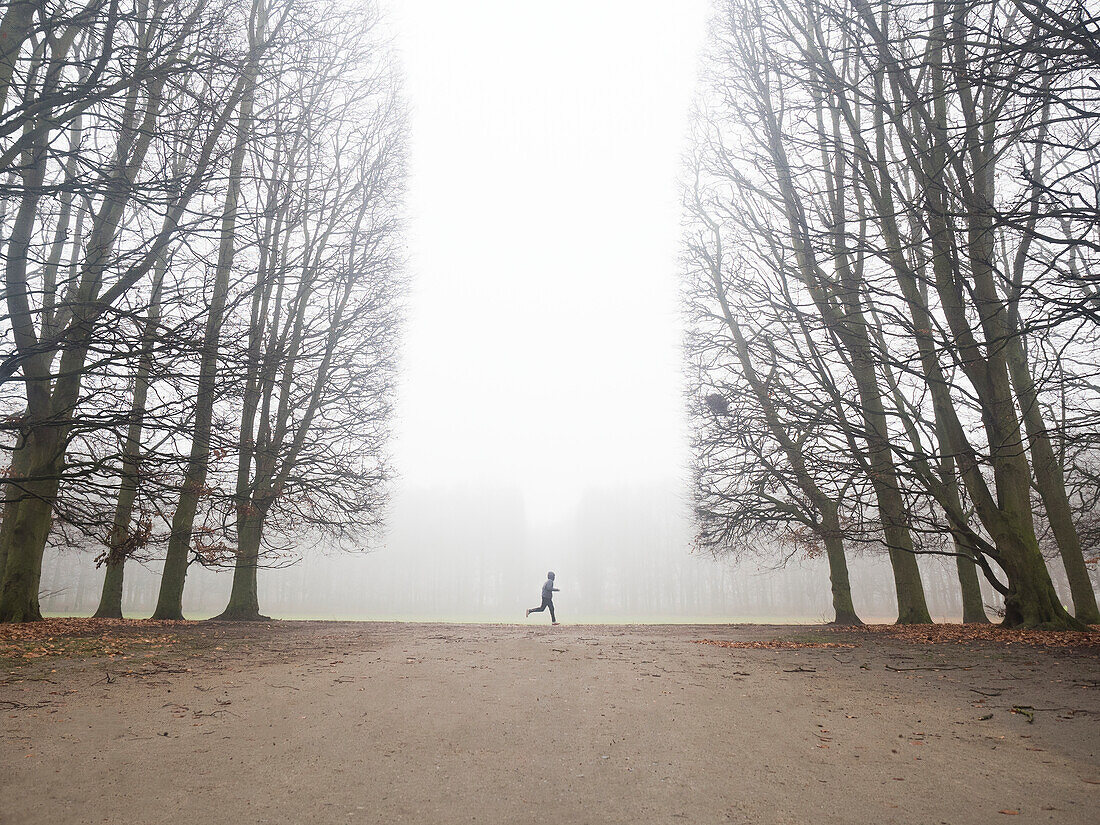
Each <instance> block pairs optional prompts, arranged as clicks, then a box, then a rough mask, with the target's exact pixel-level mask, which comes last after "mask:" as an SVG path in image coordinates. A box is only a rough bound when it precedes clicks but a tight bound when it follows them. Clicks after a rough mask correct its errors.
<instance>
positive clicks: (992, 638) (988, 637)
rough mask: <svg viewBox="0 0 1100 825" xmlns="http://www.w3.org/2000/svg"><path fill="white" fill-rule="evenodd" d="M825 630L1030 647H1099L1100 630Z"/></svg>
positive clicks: (922, 641)
mask: <svg viewBox="0 0 1100 825" xmlns="http://www.w3.org/2000/svg"><path fill="white" fill-rule="evenodd" d="M829 629H830V630H832V631H833V632H840V633H845V634H852V635H858V634H861V633H874V634H875V635H878V636H889V637H891V638H894V639H898V640H899V641H903V642H911V643H914V644H959V645H967V644H978V643H993V644H1002V645H1027V646H1031V647H1100V632H1096V631H1093V632H1084V631H1074V630H1014V629H1013V630H1010V629H1008V628H1004V627H999V626H997V625H987V624H934V625H927V624H923V625H899V624H870V625H864V626H863V627H844V628H829ZM1098 629H1100V628H1098Z"/></svg>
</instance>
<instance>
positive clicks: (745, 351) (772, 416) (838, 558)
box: [700, 209, 863, 625]
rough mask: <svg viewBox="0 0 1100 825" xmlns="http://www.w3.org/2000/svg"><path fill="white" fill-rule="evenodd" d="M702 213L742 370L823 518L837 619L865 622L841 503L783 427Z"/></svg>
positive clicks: (715, 281)
mask: <svg viewBox="0 0 1100 825" xmlns="http://www.w3.org/2000/svg"><path fill="white" fill-rule="evenodd" d="M700 217H702V218H703V220H705V221H706V222H707V225H708V226H709V227H710V230H711V232H712V233H713V235H714V239H715V251H714V253H713V256H712V258H711V264H710V275H711V284H712V285H713V287H714V294H715V297H716V298H717V299H718V304H719V306H720V307H721V308H722V317H723V319H724V320H725V322H726V326H727V327H728V328H729V331H730V335H731V336H732V337H733V341H734V351H735V352H736V354H737V360H738V361H739V362H740V364H741V370H742V373H743V375H744V376H745V380H746V381H748V383H749V386H750V387H751V388H752V391H753V394H754V395H755V396H756V400H757V403H759V404H760V408H761V410H762V411H763V413H764V420H765V422H766V423H767V426H768V431H769V432H770V433H771V436H772V438H774V439H775V440H776V442H777V443H778V444H779V446H780V447H781V448H782V449H783V452H784V454H785V455H786V457H787V461H788V463H789V464H790V465H791V469H792V470H793V471H794V475H795V479H796V481H797V483H798V486H799V488H800V489H801V490H802V491H803V492H804V493H805V494H806V496H807V497H808V498H809V499H810V501H812V502H813V505H814V507H815V509H816V510H817V512H818V514H819V516H820V519H821V523H820V525H819V527H818V528H817V534H818V536H819V537H820V538H821V540H822V543H823V544H824V545H825V555H826V558H827V559H828V562H829V583H830V587H831V590H832V597H833V616H834V618H833V622H834V623H835V624H838V625H860V624H863V622H862V621H861V620H860V618H859V616H858V615H857V614H856V610H855V606H854V605H853V603H852V586H851V583H850V581H849V579H848V561H847V558H846V557H845V554H844V538H843V536H844V533H843V531H842V530H841V529H840V518H839V516H838V514H837V511H838V507H837V503H836V502H835V501H833V500H832V499H831V498H830V497H829V496H828V495H827V494H826V493H825V491H824V490H822V489H821V488H820V487H819V486H818V484H817V482H816V481H814V479H813V476H812V475H811V474H810V471H809V468H808V467H807V466H806V460H805V456H804V455H803V453H802V449H801V447H799V445H797V444H795V443H794V442H793V441H791V438H790V436H789V435H788V434H787V431H786V430H785V429H784V427H783V422H782V420H781V419H780V416H779V412H778V410H777V409H776V407H775V404H774V402H773V401H772V398H771V395H770V392H769V390H768V388H767V386H766V385H765V382H764V381H762V380H761V378H760V376H759V374H758V373H757V371H756V368H755V366H754V365H753V363H752V356H751V353H750V352H749V347H748V342H747V341H746V340H745V336H744V334H743V333H742V331H741V325H740V324H739V323H737V319H736V318H735V317H734V315H733V310H732V309H730V305H729V296H728V295H727V293H726V286H725V283H723V280H722V269H721V266H722V265H721V261H722V240H721V232H720V230H719V227H718V224H717V223H715V222H714V221H712V220H711V219H710V218H708V217H707V216H706V215H705V214H704V213H703V212H702V210H701V209H700Z"/></svg>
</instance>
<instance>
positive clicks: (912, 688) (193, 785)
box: [0, 623, 1100, 825]
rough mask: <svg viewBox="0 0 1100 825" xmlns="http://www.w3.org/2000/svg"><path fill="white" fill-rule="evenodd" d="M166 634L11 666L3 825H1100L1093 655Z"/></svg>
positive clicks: (659, 633) (415, 629) (359, 627)
mask: <svg viewBox="0 0 1100 825" xmlns="http://www.w3.org/2000/svg"><path fill="white" fill-rule="evenodd" d="M219 627H220V628H221V629H218V628H219ZM166 632H167V631H166ZM168 636H171V643H170V644H160V643H152V642H150V646H151V647H152V649H151V651H145V652H139V653H137V654H135V655H134V657H133V658H131V659H127V660H120V659H116V660H113V661H112V660H109V659H107V658H105V657H103V656H99V657H96V656H94V655H93V656H91V657H90V658H89V657H88V656H87V654H85V655H84V657H83V658H75V657H73V656H71V655H65V656H52V657H43V658H39V659H34V660H23V661H22V663H21V664H20V666H18V667H12V668H10V669H9V671H8V677H7V681H6V682H5V683H4V684H3V685H2V686H0V702H2V704H0V708H3V709H4V711H3V715H4V724H3V729H2V730H3V735H2V743H0V783H2V790H0V823H3V825H36V823H49V824H50V825H58V824H59V823H62V824H64V823H103V822H112V823H127V825H156V823H173V825H177V824H178V823H185V824H186V823H190V824H191V825H207V824H210V825H218V824H219V823H232V824H233V825H248V823H262V822H271V823H341V824H343V823H359V822H364V823H376V822H377V823H381V822H386V823H394V822H398V823H399V822H415V823H444V824H445V823H459V822H462V823H469V822H481V823H494V824H495V823H519V822H528V821H529V822H536V821H548V822H555V823H627V822H629V823H663V822H685V823H711V822H722V823H725V822H733V823H753V825H759V824H760V823H798V824H799V825H802V823H809V822H812V823H814V825H819V824H820V823H851V824H853V825H855V824H858V823H876V825H877V824H879V823H920V824H921V825H928V824H929V823H932V824H933V825H934V824H935V823H950V825H959V823H990V822H993V823H995V822H998V821H1001V820H1003V821H1005V822H1008V823H1011V822H1057V823H1065V825H1069V824H1070V823H1092V822H1096V821H1098V819H1100V784H1098V783H1100V737H1098V733H1100V728H1098V724H1097V722H1098V720H1100V691H1098V690H1097V687H1098V684H1100V683H1098V679H1100V649H1097V648H1091V649H1090V648H1085V649H1070V650H1067V649H1043V648H1038V649H1036V648H1029V647H1021V646H1005V645H1003V644H995V643H988V644H984V645H979V646H978V647H976V648H974V647H970V648H968V647H963V646H959V645H919V644H916V645H915V644H912V643H909V642H904V641H900V640H897V639H894V638H890V637H888V636H884V635H882V634H855V635H852V636H848V635H846V634H843V633H835V632H832V631H829V630H826V629H821V628H793V627H762V626H752V627H745V626H630V627H616V626H606V625H601V626H579V627H567V626H566V627H560V628H549V627H547V626H545V625H538V626H535V625H530V626H518V625H430V624H408V625H401V624H326V623H287V624H282V623H279V624H272V625H268V626H264V627H260V628H247V629H243V630H237V629H236V628H235V627H234V628H227V626H225V625H221V626H218V625H210V624H207V625H199V626H190V627H183V628H178V629H176V630H172V631H171V632H170V633H168ZM156 638H161V637H159V636H158V637H156ZM700 639H711V640H718V641H721V640H732V641H737V642H747V641H766V640H774V639H780V640H786V641H787V642H788V643H794V644H809V643H821V642H828V643H843V644H851V645H854V646H853V647H796V648H785V649H767V648H765V649H744V648H740V649H729V648H724V647H720V646H716V645H704V644H695V643H694V642H696V641H698V640H700ZM162 641H163V640H162ZM10 661H11V660H9V663H10ZM889 668H893V669H889ZM933 668H934V669H933ZM127 670H129V671H131V673H130V674H129V675H123V673H124V672H125V671H127ZM112 671H113V674H112V675H111V677H110V681H108V680H107V678H106V674H110V673H112ZM142 673H144V674H145V675H144V676H142V675H141V674H142ZM1013 706H1015V707H1017V708H1019V709H1020V710H1021V712H1017V713H1013V712H1012V711H1011V709H1012V708H1013ZM1025 711H1026V712H1025ZM1029 713H1030V714H1032V715H1033V716H1032V717H1030V718H1033V720H1034V721H1033V722H1032V721H1029V716H1028V714H1029ZM985 717H989V718H985ZM999 812H1018V813H999Z"/></svg>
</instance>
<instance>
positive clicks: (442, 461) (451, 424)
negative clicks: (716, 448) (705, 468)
mask: <svg viewBox="0 0 1100 825" xmlns="http://www.w3.org/2000/svg"><path fill="white" fill-rule="evenodd" d="M387 5H388V8H389V16H390V18H391V22H392V24H393V27H394V29H395V30H396V32H397V47H398V52H399V58H400V60H401V62H402V64H403V66H404V71H405V73H406V83H407V87H406V90H407V95H408V100H409V103H410V106H411V114H412V117H411V131H412V144H411V181H410V197H409V215H410V227H409V229H410V234H409V244H410V250H409V252H410V274H411V275H412V278H413V284H414V286H413V293H412V296H411V300H410V315H409V319H408V325H407V329H406V337H405V348H404V359H403V361H404V379H403V384H402V387H401V395H400V401H399V423H398V428H399V429H398V432H399V437H398V439H397V442H396V443H395V445H394V450H395V459H396V462H397V469H398V471H399V473H400V475H401V482H400V486H407V487H409V488H414V487H422V486H425V485H435V484H438V483H445V484H452V483H463V484H469V485H471V486H473V487H474V488H475V489H476V488H477V487H478V486H479V485H494V486H499V485H500V484H506V485H512V484H514V485H516V486H518V487H519V488H520V489H521V490H522V492H523V494H524V497H525V499H526V501H527V504H528V508H529V512H530V513H531V514H532V515H534V516H536V517H539V518H545V519H556V518H558V517H560V516H563V515H565V514H566V512H567V510H568V509H569V508H571V507H572V505H573V504H574V503H575V501H576V499H577V497H578V496H579V495H580V494H581V493H582V492H583V490H584V488H585V487H588V486H603V485H605V484H607V483H611V484H614V483H617V482H619V481H633V480H640V481H649V480H654V479H668V478H669V477H670V476H683V475H684V473H685V467H686V462H687V458H686V450H685V447H684V425H683V417H684V416H683V408H684V402H683V398H682V391H681V387H682V378H681V375H682V369H681V355H680V342H681V320H680V301H679V283H678V277H679V265H678V263H677V256H678V250H679V226H680V217H681V213H680V206H679V197H678V192H677V178H678V175H679V173H680V168H681V157H682V153H683V152H684V149H685V147H686V137H687V122H688V112H689V108H690V102H691V97H692V94H693V91H694V81H695V74H696V70H697V65H698V52H699V49H700V47H701V45H702V41H703V35H704V30H705V20H706V16H707V9H708V3H706V2H704V1H703V0H690V1H688V0H675V2H674V1H673V0H667V1H666V2H650V3H646V2H631V1H629V0H617V1H616V2H598V1H597V0H592V1H591V2H554V3H546V2H543V3H538V2H528V1H527V0H508V1H507V2H504V1H502V2H492V1H491V0H462V2H453V0H450V1H448V0H390V1H389V3H388V4H387ZM399 489H400V488H399Z"/></svg>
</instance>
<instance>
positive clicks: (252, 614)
mask: <svg viewBox="0 0 1100 825" xmlns="http://www.w3.org/2000/svg"><path fill="white" fill-rule="evenodd" d="M265 516H266V513H263V512H260V511H253V512H252V513H250V514H249V515H247V516H246V517H244V518H243V519H242V521H241V525H240V526H239V527H238V528H237V561H236V564H235V565H234V567H233V589H232V590H231V591H230V594H229V604H228V605H226V608H225V610H223V611H222V612H221V614H220V615H218V616H215V617H214V618H215V619H218V620H223V621H237V622H256V621H263V620H266V619H267V618H268V617H267V616H263V615H261V614H260V599H259V594H258V592H257V578H256V571H257V569H258V568H259V563H260V541H261V539H262V538H263V524H264V518H265Z"/></svg>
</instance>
